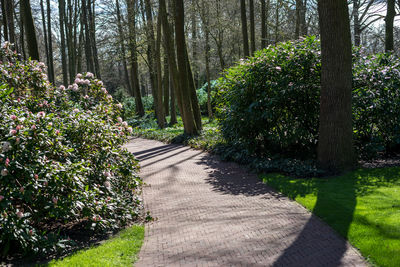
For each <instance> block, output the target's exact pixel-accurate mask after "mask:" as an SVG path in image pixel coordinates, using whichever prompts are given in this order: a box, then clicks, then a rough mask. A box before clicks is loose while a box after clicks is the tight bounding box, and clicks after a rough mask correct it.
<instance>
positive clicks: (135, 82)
mask: <svg viewBox="0 0 400 267" xmlns="http://www.w3.org/2000/svg"><path fill="white" fill-rule="evenodd" d="M126 4H127V7H128V24H129V50H130V54H131V81H132V90H133V96H134V97H135V105H136V113H137V114H138V115H139V116H141V117H143V116H144V114H145V112H144V107H143V102H142V94H141V92H140V84H139V67H138V60H137V52H136V20H135V2H134V1H133V0H127V1H126Z"/></svg>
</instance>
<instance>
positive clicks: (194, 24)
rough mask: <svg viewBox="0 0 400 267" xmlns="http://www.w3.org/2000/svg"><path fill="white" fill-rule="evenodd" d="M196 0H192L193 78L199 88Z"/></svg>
mask: <svg viewBox="0 0 400 267" xmlns="http://www.w3.org/2000/svg"><path fill="white" fill-rule="evenodd" d="M196 1H197V0H192V14H191V16H192V22H191V23H192V58H193V62H192V63H193V65H192V69H193V78H194V84H195V86H196V88H197V86H198V83H199V73H198V66H197V65H198V64H199V62H198V58H197V19H196V13H197V12H196Z"/></svg>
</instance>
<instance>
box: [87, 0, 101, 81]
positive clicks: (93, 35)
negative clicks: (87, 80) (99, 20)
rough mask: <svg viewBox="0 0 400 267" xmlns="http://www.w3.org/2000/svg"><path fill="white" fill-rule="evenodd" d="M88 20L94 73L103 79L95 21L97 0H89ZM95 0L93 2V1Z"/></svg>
mask: <svg viewBox="0 0 400 267" xmlns="http://www.w3.org/2000/svg"><path fill="white" fill-rule="evenodd" d="M88 1H89V3H88V20H89V38H90V43H91V46H92V49H93V50H92V55H93V64H94V73H95V74H96V77H97V78H98V79H101V72H100V64H99V56H98V52H97V43H96V23H95V16H96V14H95V8H94V7H95V1H96V0H88ZM92 1H93V3H92Z"/></svg>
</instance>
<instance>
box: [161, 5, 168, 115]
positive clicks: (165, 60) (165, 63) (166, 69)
mask: <svg viewBox="0 0 400 267" xmlns="http://www.w3.org/2000/svg"><path fill="white" fill-rule="evenodd" d="M160 14H161V12H160ZM164 54H165V55H164V78H163V87H164V112H165V115H166V116H168V115H169V114H170V113H169V97H170V95H169V91H170V82H169V76H170V75H169V67H168V57H167V55H166V52H165V53H164Z"/></svg>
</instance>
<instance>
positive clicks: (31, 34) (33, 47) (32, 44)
mask: <svg viewBox="0 0 400 267" xmlns="http://www.w3.org/2000/svg"><path fill="white" fill-rule="evenodd" d="M20 8H21V15H22V18H23V22H24V26H25V27H24V28H25V33H26V42H27V44H28V53H29V56H30V57H31V58H32V59H33V60H40V59H39V48H38V44H37V39H36V32H35V24H34V22H33V17H32V11H31V4H30V1H29V0H21V2H20ZM14 38H15V37H14ZM10 40H11V39H10Z"/></svg>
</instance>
